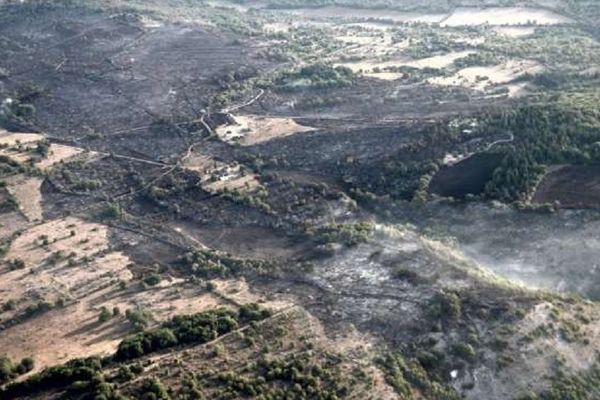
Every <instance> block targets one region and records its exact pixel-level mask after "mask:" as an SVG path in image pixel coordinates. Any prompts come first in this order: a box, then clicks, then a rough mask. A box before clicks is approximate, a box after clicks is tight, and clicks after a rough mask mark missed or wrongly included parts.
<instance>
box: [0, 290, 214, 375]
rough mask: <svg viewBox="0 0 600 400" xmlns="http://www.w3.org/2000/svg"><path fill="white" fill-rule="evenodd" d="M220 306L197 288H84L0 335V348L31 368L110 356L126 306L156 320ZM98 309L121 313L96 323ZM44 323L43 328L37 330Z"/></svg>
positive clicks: (124, 328) (125, 330) (123, 331)
mask: <svg viewBox="0 0 600 400" xmlns="http://www.w3.org/2000/svg"><path fill="white" fill-rule="evenodd" d="M223 305H225V304H224V303H223V301H222V300H221V299H219V298H218V297H216V296H215V295H213V294H211V293H206V292H204V293H200V292H198V288H197V286H196V287H186V286H175V287H174V286H169V287H167V288H152V289H148V290H141V291H137V292H134V293H132V292H131V291H118V290H117V291H116V292H115V285H113V286H110V287H106V288H104V289H101V290H97V291H92V292H88V296H87V297H85V298H83V299H80V300H79V301H77V302H75V303H72V304H70V305H68V306H67V307H65V308H57V309H54V310H52V311H49V312H46V313H44V314H41V315H40V316H38V317H35V318H32V319H30V320H27V321H25V322H24V323H21V324H19V325H16V326H14V327H11V328H9V329H7V330H5V331H3V332H2V335H0V348H2V349H5V352H6V353H7V354H8V355H9V356H10V357H11V358H13V359H16V360H19V359H21V358H23V357H33V359H34V360H35V365H36V367H35V370H40V369H42V368H44V367H47V366H50V365H57V364H60V363H64V362H65V361H67V360H70V359H73V358H77V357H88V356H91V355H109V354H112V353H114V351H115V350H116V349H117V346H118V344H119V342H120V341H121V340H122V339H123V338H124V337H125V336H127V335H129V334H131V330H130V324H129V323H128V322H127V320H126V318H125V317H124V315H123V314H124V312H125V310H128V309H143V310H147V311H149V312H150V313H151V315H152V319H153V320H154V321H155V322H156V323H158V322H160V321H164V320H166V319H168V318H171V317H173V316H175V315H180V314H193V313H197V312H201V311H205V310H208V309H211V308H215V307H220V306H223ZM100 307H106V308H107V309H108V310H109V311H112V309H113V308H114V307H118V308H119V309H120V310H121V315H120V316H117V317H113V318H111V319H109V320H108V321H106V322H104V323H101V322H99V321H98V315H99V313H100ZM41 327H43V329H41Z"/></svg>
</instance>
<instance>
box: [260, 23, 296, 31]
mask: <svg viewBox="0 0 600 400" xmlns="http://www.w3.org/2000/svg"><path fill="white" fill-rule="evenodd" d="M290 28H291V25H290V24H286V23H283V22H272V23H268V24H264V25H263V31H264V32H266V33H281V32H284V33H285V32H289V31H290Z"/></svg>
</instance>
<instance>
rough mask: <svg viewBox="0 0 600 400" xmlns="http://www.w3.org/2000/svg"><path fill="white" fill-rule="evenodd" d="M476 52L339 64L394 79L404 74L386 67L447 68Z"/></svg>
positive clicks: (375, 75)
mask: <svg viewBox="0 0 600 400" xmlns="http://www.w3.org/2000/svg"><path fill="white" fill-rule="evenodd" d="M474 53H475V52H474V51H468V50H465V51H458V52H453V53H448V54H443V55H438V56H432V57H427V58H421V59H417V60H414V59H409V58H402V59H397V60H391V61H381V62H379V61H371V60H367V61H356V62H347V63H340V64H337V65H340V66H344V67H347V68H350V69H351V70H352V71H353V72H357V73H358V72H362V73H363V74H364V75H366V76H371V77H374V78H379V79H386V80H394V79H398V78H401V77H402V74H400V73H396V72H389V71H385V69H386V68H389V67H402V66H406V67H412V68H419V69H423V68H438V69H442V68H447V67H449V66H451V65H452V64H453V63H454V61H456V60H458V59H459V58H463V57H466V56H468V55H469V54H474ZM376 68H379V72H375V69H376Z"/></svg>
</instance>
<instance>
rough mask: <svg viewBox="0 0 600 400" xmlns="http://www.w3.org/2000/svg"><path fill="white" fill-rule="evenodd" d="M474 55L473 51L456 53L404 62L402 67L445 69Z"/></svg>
mask: <svg viewBox="0 0 600 400" xmlns="http://www.w3.org/2000/svg"><path fill="white" fill-rule="evenodd" d="M474 53H475V52H474V51H469V50H465V51H456V52H453V53H448V54H442V55H439V56H433V57H427V58H420V59H418V60H413V61H409V62H406V63H405V64H403V65H406V66H408V67H413V68H447V67H449V66H450V65H452V64H453V63H454V61H456V60H458V59H459V58H463V57H467V56H468V55H470V54H474Z"/></svg>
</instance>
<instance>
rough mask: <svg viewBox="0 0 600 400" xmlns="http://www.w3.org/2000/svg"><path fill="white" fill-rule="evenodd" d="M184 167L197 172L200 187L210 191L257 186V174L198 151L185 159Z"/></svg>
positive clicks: (250, 189) (249, 189)
mask: <svg viewBox="0 0 600 400" xmlns="http://www.w3.org/2000/svg"><path fill="white" fill-rule="evenodd" d="M184 167H185V168H187V169H189V170H191V171H195V172H197V173H198V174H199V175H200V177H201V180H202V181H201V185H202V188H203V189H205V190H207V191H209V192H212V193H214V192H218V191H221V190H223V189H225V188H227V189H230V190H233V189H238V190H240V191H242V192H252V191H254V190H255V189H256V187H258V186H259V181H258V178H257V176H256V175H255V174H253V173H251V172H249V171H245V170H243V169H242V168H241V167H240V166H239V165H234V164H232V165H228V164H226V163H223V162H221V161H218V160H215V159H214V158H212V157H210V156H207V155H203V154H200V153H193V154H192V155H191V156H190V157H189V158H188V159H187V160H186V161H185V163H184ZM213 177H214V180H213Z"/></svg>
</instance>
